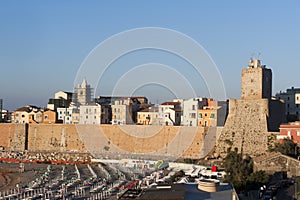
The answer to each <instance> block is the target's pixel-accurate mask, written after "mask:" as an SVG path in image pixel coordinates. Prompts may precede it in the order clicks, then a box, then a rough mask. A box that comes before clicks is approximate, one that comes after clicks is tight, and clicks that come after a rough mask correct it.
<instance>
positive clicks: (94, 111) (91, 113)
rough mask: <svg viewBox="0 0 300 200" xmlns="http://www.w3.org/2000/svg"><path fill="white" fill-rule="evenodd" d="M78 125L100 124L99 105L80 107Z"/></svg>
mask: <svg viewBox="0 0 300 200" xmlns="http://www.w3.org/2000/svg"><path fill="white" fill-rule="evenodd" d="M79 124H101V105H99V104H92V105H81V106H80V120H79Z"/></svg>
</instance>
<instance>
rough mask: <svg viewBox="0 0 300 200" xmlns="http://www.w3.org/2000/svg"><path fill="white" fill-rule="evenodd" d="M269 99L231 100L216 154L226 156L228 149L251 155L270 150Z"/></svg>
mask: <svg viewBox="0 0 300 200" xmlns="http://www.w3.org/2000/svg"><path fill="white" fill-rule="evenodd" d="M268 115H269V104H268V99H258V100H230V101H229V114H228V117H227V121H226V124H225V126H224V128H223V130H222V133H221V135H220V137H219V140H218V142H217V145H216V148H215V156H219V155H220V156H222V157H224V156H225V155H226V153H227V150H228V149H231V150H234V149H235V148H237V149H238V151H239V152H243V153H245V154H250V155H254V156H257V155H261V154H264V153H265V152H266V151H267V150H268V136H269V135H270V133H269V132H268V122H267V121H268Z"/></svg>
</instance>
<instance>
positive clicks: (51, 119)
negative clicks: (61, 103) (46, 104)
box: [42, 109, 57, 124]
mask: <svg viewBox="0 0 300 200" xmlns="http://www.w3.org/2000/svg"><path fill="white" fill-rule="evenodd" d="M56 122H57V118H56V112H55V111H53V110H50V109H47V110H45V111H44V113H43V122H42V123H44V124H55V123H56Z"/></svg>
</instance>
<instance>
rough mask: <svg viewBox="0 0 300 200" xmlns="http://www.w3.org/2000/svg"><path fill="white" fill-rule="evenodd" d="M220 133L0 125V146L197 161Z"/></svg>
mask: <svg viewBox="0 0 300 200" xmlns="http://www.w3.org/2000/svg"><path fill="white" fill-rule="evenodd" d="M221 130H222V128H219V127H214V128H203V127H183V126H147V125H141V126H140V125H122V126H118V125H66V124H29V125H24V124H0V146H2V147H3V148H4V149H6V150H11V151H24V150H28V151H34V152H38V151H44V152H89V153H91V154H92V155H94V156H95V157H110V158H124V157H128V158H130V157H131V158H132V157H134V156H135V157H142V158H143V157H144V158H160V157H161V156H165V157H166V158H168V157H169V158H170V159H176V158H179V157H180V158H191V159H199V158H203V157H205V156H206V155H207V153H208V152H209V151H210V150H211V149H212V148H213V146H214V145H215V143H216V140H217V138H218V135H219V134H220V133H221ZM204 141H205V142H204ZM204 143H205V145H204Z"/></svg>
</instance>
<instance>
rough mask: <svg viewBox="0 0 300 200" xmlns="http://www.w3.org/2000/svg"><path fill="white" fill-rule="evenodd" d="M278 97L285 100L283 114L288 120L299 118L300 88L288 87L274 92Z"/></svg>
mask: <svg viewBox="0 0 300 200" xmlns="http://www.w3.org/2000/svg"><path fill="white" fill-rule="evenodd" d="M276 97H277V98H278V99H282V100H284V101H285V115H286V116H287V120H288V121H298V120H300V105H299V104H300V88H294V87H292V88H290V89H287V90H286V92H281V91H280V93H277V94H276Z"/></svg>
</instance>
